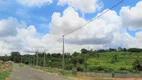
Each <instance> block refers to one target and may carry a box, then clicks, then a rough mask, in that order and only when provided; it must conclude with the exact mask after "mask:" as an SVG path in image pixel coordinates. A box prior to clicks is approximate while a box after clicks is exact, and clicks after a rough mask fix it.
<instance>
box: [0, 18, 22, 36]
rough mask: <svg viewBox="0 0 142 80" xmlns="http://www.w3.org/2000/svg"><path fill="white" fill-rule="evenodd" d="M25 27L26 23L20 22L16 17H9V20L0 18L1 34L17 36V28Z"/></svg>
mask: <svg viewBox="0 0 142 80" xmlns="http://www.w3.org/2000/svg"><path fill="white" fill-rule="evenodd" d="M22 27H24V24H20V23H19V22H18V20H17V19H15V18H12V17H10V18H8V19H7V20H6V19H4V20H0V36H3V37H5V36H6V37H7V36H16V35H17V30H16V29H17V28H22Z"/></svg>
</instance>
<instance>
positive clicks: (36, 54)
mask: <svg viewBox="0 0 142 80" xmlns="http://www.w3.org/2000/svg"><path fill="white" fill-rule="evenodd" d="M36 55H37V59H36V66H38V50H37V52H36Z"/></svg>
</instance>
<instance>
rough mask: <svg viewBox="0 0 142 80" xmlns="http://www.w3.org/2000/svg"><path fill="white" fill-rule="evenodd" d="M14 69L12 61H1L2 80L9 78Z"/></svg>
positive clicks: (0, 73)
mask: <svg viewBox="0 0 142 80" xmlns="http://www.w3.org/2000/svg"><path fill="white" fill-rule="evenodd" d="M11 71H12V64H11V63H10V62H0V80H7V78H8V77H9V75H10V72H11Z"/></svg>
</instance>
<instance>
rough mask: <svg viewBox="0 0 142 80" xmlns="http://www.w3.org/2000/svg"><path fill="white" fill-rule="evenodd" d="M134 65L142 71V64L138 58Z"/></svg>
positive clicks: (134, 67)
mask: <svg viewBox="0 0 142 80" xmlns="http://www.w3.org/2000/svg"><path fill="white" fill-rule="evenodd" d="M132 66H133V69H135V70H139V71H142V66H141V64H140V61H139V59H138V58H137V59H136V60H135V61H134V62H133V64H132Z"/></svg>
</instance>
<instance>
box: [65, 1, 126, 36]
mask: <svg viewBox="0 0 142 80" xmlns="http://www.w3.org/2000/svg"><path fill="white" fill-rule="evenodd" d="M123 1H124V0H121V1H119V2H118V3H116V4H115V5H114V6H112V7H111V8H109V9H107V10H106V11H104V12H103V13H102V14H100V15H98V16H97V17H96V18H94V19H92V20H90V21H89V22H87V23H85V24H83V25H82V26H80V27H78V28H77V29H75V30H73V31H71V32H69V33H66V34H64V36H67V35H69V34H71V33H73V32H75V31H77V30H79V29H81V28H83V27H84V26H86V25H88V24H89V23H91V22H93V21H94V20H96V19H97V18H100V17H101V16H103V15H104V14H105V13H107V12H109V11H110V10H111V9H113V8H115V7H116V6H118V5H119V4H121V3H122V2H123Z"/></svg>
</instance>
